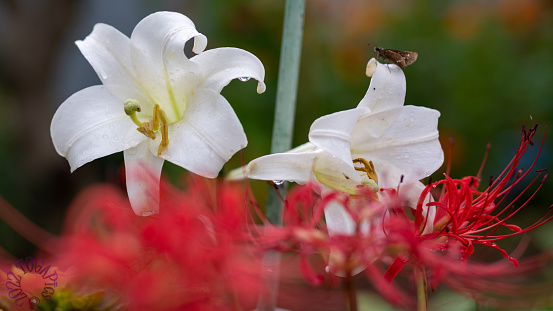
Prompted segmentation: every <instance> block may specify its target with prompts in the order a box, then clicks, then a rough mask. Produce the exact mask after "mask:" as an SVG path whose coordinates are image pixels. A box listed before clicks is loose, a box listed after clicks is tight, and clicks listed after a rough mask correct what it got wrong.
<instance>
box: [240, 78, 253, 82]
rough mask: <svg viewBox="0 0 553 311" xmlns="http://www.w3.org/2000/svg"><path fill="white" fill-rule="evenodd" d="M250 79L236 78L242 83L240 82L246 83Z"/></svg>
mask: <svg viewBox="0 0 553 311" xmlns="http://www.w3.org/2000/svg"><path fill="white" fill-rule="evenodd" d="M249 79H250V77H241V78H238V80H240V81H242V82H246V81H248V80H249Z"/></svg>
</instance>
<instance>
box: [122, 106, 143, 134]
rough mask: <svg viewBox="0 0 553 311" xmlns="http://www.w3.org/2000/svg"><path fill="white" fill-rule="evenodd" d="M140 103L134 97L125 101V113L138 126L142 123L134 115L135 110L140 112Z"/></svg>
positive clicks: (141, 125)
mask: <svg viewBox="0 0 553 311" xmlns="http://www.w3.org/2000/svg"><path fill="white" fill-rule="evenodd" d="M140 110H141V109H140V104H139V103H138V100H136V99H128V100H127V101H126V102H125V113H126V114H127V115H128V116H129V117H131V120H132V121H133V122H134V124H136V125H137V126H138V127H143V126H144V124H143V123H142V122H140V120H138V117H137V116H136V113H137V112H140Z"/></svg>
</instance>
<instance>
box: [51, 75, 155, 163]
mask: <svg viewBox="0 0 553 311" xmlns="http://www.w3.org/2000/svg"><path fill="white" fill-rule="evenodd" d="M50 133H51V135H52V141H53V142H54V147H55V148H56V151H57V152H58V153H59V154H60V155H61V156H64V157H66V158H67V160H68V161H69V165H70V166H71V171H74V170H75V169H77V168H78V167H80V166H81V165H83V164H85V163H88V162H90V161H92V160H95V159H98V158H101V157H104V156H106V155H110V154H112V153H115V152H119V151H122V150H125V149H127V148H131V147H134V146H136V145H138V144H139V143H140V142H141V141H144V140H145V139H146V137H145V136H144V135H142V134H140V133H139V132H138V131H137V130H136V125H135V124H134V123H133V122H132V121H131V120H130V118H129V116H127V115H126V114H125V112H124V109H123V105H122V103H121V102H120V101H119V100H117V99H116V98H115V97H113V96H112V94H111V93H110V92H109V91H108V90H107V89H106V88H105V87H103V86H91V87H88V88H86V89H84V90H81V91H79V92H77V93H75V94H73V95H72V96H71V97H69V98H68V99H67V100H66V101H65V102H63V103H62V104H61V106H60V107H59V108H58V110H57V111H56V113H55V114H54V117H53V118H52V124H51V126H50Z"/></svg>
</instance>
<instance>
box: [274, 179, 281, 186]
mask: <svg viewBox="0 0 553 311" xmlns="http://www.w3.org/2000/svg"><path fill="white" fill-rule="evenodd" d="M273 183H274V184H275V185H277V186H281V185H282V184H283V183H284V180H273Z"/></svg>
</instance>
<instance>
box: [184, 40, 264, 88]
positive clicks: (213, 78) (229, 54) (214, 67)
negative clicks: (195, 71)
mask: <svg viewBox="0 0 553 311" xmlns="http://www.w3.org/2000/svg"><path fill="white" fill-rule="evenodd" d="M190 60H191V61H193V62H195V63H197V64H198V65H199V66H200V67H201V68H202V73H203V76H204V80H203V81H202V83H201V84H200V85H199V86H198V87H199V88H209V89H211V90H213V91H215V92H217V93H220V92H221V90H222V89H223V87H225V86H226V85H227V84H229V83H230V81H231V80H233V79H238V78H243V79H244V80H245V79H249V78H253V79H255V80H257V81H258V83H259V88H258V92H259V93H263V92H264V91H265V83H263V79H264V78H265V68H264V67H263V64H262V63H261V61H260V60H259V59H258V58H257V57H256V56H255V55H253V54H252V53H250V52H247V51H244V50H241V49H237V48H217V49H212V50H207V51H205V52H203V53H202V54H199V55H196V56H194V57H192V58H191V59H190Z"/></svg>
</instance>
